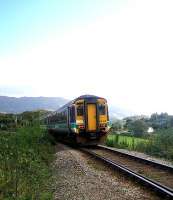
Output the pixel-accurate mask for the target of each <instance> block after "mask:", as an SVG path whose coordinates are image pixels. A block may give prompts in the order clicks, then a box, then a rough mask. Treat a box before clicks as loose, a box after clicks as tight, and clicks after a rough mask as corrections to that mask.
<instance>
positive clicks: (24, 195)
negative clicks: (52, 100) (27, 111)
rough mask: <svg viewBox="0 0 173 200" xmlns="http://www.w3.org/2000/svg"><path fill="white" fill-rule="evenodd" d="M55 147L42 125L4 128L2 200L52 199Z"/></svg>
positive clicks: (0, 169)
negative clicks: (52, 164) (12, 130)
mask: <svg viewBox="0 0 173 200" xmlns="http://www.w3.org/2000/svg"><path fill="white" fill-rule="evenodd" d="M53 155H54V147H53V146H52V145H51V140H50V136H49V135H48V134H47V133H46V132H44V131H43V130H41V129H40V128H39V126H38V125H34V126H28V127H22V128H17V127H16V129H15V132H9V131H8V130H6V131H5V132H4V131H0V199H4V200H12V199H14V200H32V199H41V200H49V199H52V198H53V197H52V183H53V177H52V166H51V163H52V161H53V158H54V156H53Z"/></svg>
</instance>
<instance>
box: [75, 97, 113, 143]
mask: <svg viewBox="0 0 173 200" xmlns="http://www.w3.org/2000/svg"><path fill="white" fill-rule="evenodd" d="M75 107H76V125H77V142H78V143H83V142H84V143H86V141H89V142H92V141H94V142H96V141H97V143H102V141H104V140H105V138H106V134H107V132H108V130H109V117H108V106H107V102H106V100H105V99H101V98H100V99H95V98H92V99H85V100H78V101H76V102H75Z"/></svg>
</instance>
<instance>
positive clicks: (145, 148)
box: [106, 128, 173, 162]
mask: <svg viewBox="0 0 173 200" xmlns="http://www.w3.org/2000/svg"><path fill="white" fill-rule="evenodd" d="M106 145H107V146H111V147H116V148H124V149H128V150H134V151H138V152H143V153H146V154H148V155H152V156H156V157H160V158H164V159H166V160H169V161H171V162H173V128H170V129H160V130H158V131H157V132H155V134H153V135H151V136H149V137H148V138H147V139H143V138H136V137H133V136H122V135H118V134H110V135H108V138H107V141H106Z"/></svg>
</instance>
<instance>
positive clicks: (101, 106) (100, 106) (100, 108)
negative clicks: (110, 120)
mask: <svg viewBox="0 0 173 200" xmlns="http://www.w3.org/2000/svg"><path fill="white" fill-rule="evenodd" d="M98 108H99V114H100V115H106V107H105V105H103V104H99V106H98Z"/></svg>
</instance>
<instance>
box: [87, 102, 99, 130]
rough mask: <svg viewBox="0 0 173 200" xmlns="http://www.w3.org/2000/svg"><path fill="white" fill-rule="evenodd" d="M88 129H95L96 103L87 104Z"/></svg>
mask: <svg viewBox="0 0 173 200" xmlns="http://www.w3.org/2000/svg"><path fill="white" fill-rule="evenodd" d="M87 116H88V131H96V129H97V124H96V123H97V121H96V104H93V103H92V104H87Z"/></svg>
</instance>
